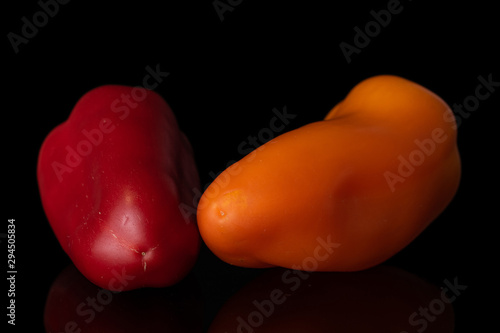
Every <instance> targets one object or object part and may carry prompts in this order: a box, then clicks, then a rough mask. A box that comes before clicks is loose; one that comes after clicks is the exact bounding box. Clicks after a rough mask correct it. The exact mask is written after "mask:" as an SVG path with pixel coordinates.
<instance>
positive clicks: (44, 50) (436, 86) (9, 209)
mask: <svg viewBox="0 0 500 333" xmlns="http://www.w3.org/2000/svg"><path fill="white" fill-rule="evenodd" d="M234 3H237V1H235V2H234ZM325 3H326V2H320V1H312V2H304V1H300V2H293V3H292V2H291V1H288V2H287V1H276V2H273V4H270V3H269V2H266V1H250V0H244V1H242V2H241V3H240V4H239V5H237V6H235V7H234V10H233V11H227V12H225V13H224V20H223V21H221V19H220V17H219V16H218V14H217V12H216V10H215V9H214V6H213V1H212V0H207V1H184V2H182V1H175V2H174V1H164V2H147V1H141V2H117V3H114V4H111V3H110V2H106V3H104V2H98V1H75V0H73V1H71V2H69V3H68V4H65V5H60V6H59V9H58V13H57V14H56V15H55V16H54V17H52V18H50V19H49V20H48V22H47V23H46V24H45V25H43V26H42V27H40V28H39V29H38V30H39V31H38V33H37V34H36V36H34V37H32V38H30V39H29V41H28V43H27V44H21V45H20V46H19V52H18V53H15V52H14V50H13V47H12V45H11V43H10V42H9V40H8V38H7V34H8V33H9V32H14V33H16V34H21V28H22V25H23V21H22V20H21V18H22V17H24V16H26V17H27V18H28V19H29V20H30V21H32V17H33V15H34V14H35V13H36V12H38V11H40V10H41V7H40V5H39V4H38V3H37V2H36V1H22V2H21V1H18V2H15V3H14V2H9V3H5V4H4V5H3V7H4V8H3V10H2V17H3V19H2V21H3V22H5V25H4V33H3V36H4V37H3V44H2V46H3V49H2V53H3V54H5V57H3V59H4V60H3V61H4V63H3V64H4V71H3V75H2V77H3V82H4V86H3V89H2V93H3V98H2V101H3V107H2V111H3V117H2V118H3V120H2V125H3V128H4V130H3V131H2V135H3V140H2V141H3V150H4V154H3V156H4V158H3V160H2V164H3V166H2V168H3V170H4V172H3V179H4V180H3V181H2V182H3V183H2V184H3V186H2V190H3V191H4V192H5V193H4V199H5V198H6V199H7V200H3V202H4V205H3V209H2V216H3V221H2V225H3V227H2V228H1V229H0V232H3V233H5V232H6V230H7V227H6V224H7V219H8V218H14V219H15V220H16V240H17V242H16V265H17V270H18V275H17V281H16V287H17V291H18V292H17V296H16V302H17V304H18V307H17V317H16V319H17V320H16V323H17V325H16V329H19V330H20V329H21V328H26V327H28V325H33V324H34V325H36V326H37V329H38V330H39V331H43V309H44V304H45V299H46V295H47V292H48V290H49V287H50V285H51V283H52V282H53V281H54V279H55V278H56V276H57V275H58V274H59V272H60V271H61V270H62V269H63V268H64V267H66V266H67V265H68V264H69V263H70V261H69V259H68V258H67V257H66V255H65V254H64V252H63V251H62V249H61V248H60V246H59V245H58V243H57V241H56V239H55V237H54V235H53V233H52V231H51V229H50V226H49V224H48V222H47V220H46V218H45V215H44V212H43V210H42V207H41V203H40V198H39V195H38V188H37V183H36V172H35V170H36V159H37V155H38V150H39V148H40V145H41V143H42V140H43V139H44V137H45V136H46V135H47V134H48V133H49V131H50V130H51V129H52V128H54V127H55V126H56V125H58V124H59V123H61V122H62V121H64V120H65V119H66V118H67V117H68V115H69V113H70V111H71V109H72V107H73V105H74V104H75V102H76V101H77V100H78V99H79V97H81V96H82V95H83V94H84V93H85V92H87V91H88V90H90V89H92V88H94V87H96V86H99V85H102V84H108V83H116V84H127V85H132V86H137V85H141V84H142V78H143V77H144V76H145V74H146V71H145V68H146V66H150V67H152V68H155V66H157V65H159V67H160V68H161V70H162V71H166V72H169V73H170V75H169V76H168V77H167V78H166V79H165V80H164V81H163V82H162V83H161V84H160V85H159V86H158V87H157V89H155V90H156V91H157V92H158V93H159V94H160V95H162V96H163V97H164V98H165V100H166V101H167V102H168V103H169V104H170V106H171V108H172V110H173V111H174V113H175V115H176V117H177V119H178V122H179V125H180V127H181V129H182V130H183V131H184V132H185V133H186V135H187V136H188V138H189V139H190V141H191V143H192V146H193V147H194V152H195V158H196V161H197V165H198V170H199V173H200V177H201V181H202V184H203V185H208V184H209V183H210V182H211V181H212V177H211V174H216V173H218V172H220V171H222V170H223V169H224V168H225V166H226V164H227V163H228V162H229V161H230V160H238V159H240V158H241V157H242V156H241V155H240V154H239V152H238V149H237V147H238V144H239V143H240V142H242V141H244V140H246V139H247V137H248V136H249V135H256V134H257V133H258V132H259V130H260V129H262V128H264V127H267V126H268V124H269V120H270V119H271V117H272V116H273V114H272V109H273V108H278V109H281V108H283V106H286V107H287V109H288V111H289V112H290V113H293V114H296V115H297V117H296V118H295V119H293V120H292V121H291V124H290V125H289V126H288V127H287V128H286V130H287V131H288V130H291V129H293V128H296V127H299V126H302V125H305V124H307V123H309V122H312V121H316V120H320V119H322V118H323V117H324V115H325V114H326V113H327V112H328V111H329V110H330V109H331V108H332V107H333V106H334V105H335V104H337V103H338V102H339V101H340V100H341V99H342V98H343V97H344V96H345V95H346V93H347V92H348V91H349V90H350V89H351V88H352V87H353V86H354V85H355V84H357V83H358V82H359V81H361V80H362V79H364V78H367V77H370V76H373V75H377V74H395V75H400V76H403V77H405V78H408V79H410V80H413V81H415V82H417V83H420V84H422V85H424V86H425V87H427V88H429V89H430V90H432V91H434V92H435V93H437V94H438V95H439V96H441V97H442V98H443V99H444V100H445V101H446V102H447V103H448V104H449V105H450V106H451V105H453V104H454V103H462V102H463V100H464V99H465V98H466V97H467V96H469V95H473V94H474V91H475V88H476V86H477V85H478V84H479V81H478V79H477V78H478V76H480V75H481V76H483V77H485V78H487V77H488V75H490V74H491V75H492V77H493V80H494V81H500V71H499V66H498V59H500V58H499V52H498V33H499V32H500V31H499V30H500V29H499V27H498V18H497V17H496V15H495V14H494V13H495V11H496V9H493V7H489V6H487V5H483V4H480V2H478V1H475V2H473V3H472V2H456V1H454V2H450V3H449V4H443V3H441V4H440V5H439V6H438V5H436V4H435V2H431V1H409V0H408V1H401V6H402V7H403V9H402V11H401V12H400V13H399V14H397V15H393V16H392V18H391V22H390V23H389V25H388V26H387V27H384V28H382V29H381V31H380V33H379V34H378V35H377V36H375V37H373V38H372V39H371V41H370V43H369V45H368V46H366V47H365V48H363V49H362V50H361V52H360V53H359V54H353V55H352V61H351V62H350V63H349V64H348V63H347V61H346V59H345V57H344V55H343V54H342V51H341V49H340V47H339V44H340V43H341V42H347V43H349V44H353V38H354V34H355V32H354V30H353V29H354V27H355V26H358V27H360V28H363V27H364V26H365V24H366V23H367V22H369V21H371V20H373V17H372V16H371V15H370V11H371V10H375V11H378V10H381V9H385V8H387V3H388V1H372V2H370V3H368V4H362V3H358V2H350V3H347V2H346V1H342V2H332V4H331V5H328V6H327V5H326V4H325ZM490 3H491V2H490ZM491 6H493V5H491ZM499 95H500V89H498V88H497V91H496V92H495V93H492V94H491V96H490V97H489V98H488V99H487V100H485V101H482V102H481V103H480V105H479V107H478V108H477V110H476V111H474V112H473V113H471V114H470V116H469V117H468V118H467V119H463V121H462V124H461V125H460V127H459V139H458V144H459V149H460V152H461V157H462V163H463V175H462V182H461V186H460V189H459V191H458V193H457V195H456V197H455V199H454V201H453V202H452V203H451V204H450V205H449V207H448V208H447V209H446V211H445V212H443V214H442V215H441V216H440V217H439V218H438V219H437V220H436V221H434V223H433V224H432V225H431V226H430V227H429V228H428V229H426V230H425V232H424V233H423V234H421V235H420V236H419V237H418V238H417V239H416V240H415V241H414V242H413V243H412V244H410V245H409V246H408V247H407V248H405V249H404V250H403V251H401V252H400V253H398V254H397V255H396V256H395V257H393V258H391V259H390V260H389V261H388V263H389V264H391V265H394V266H398V267H401V268H403V269H404V270H407V271H409V272H412V273H414V274H416V275H417V276H420V277H422V278H424V279H427V280H428V281H431V282H432V283H434V284H435V285H437V286H442V282H443V281H444V280H445V279H453V278H455V277H456V278H458V280H459V281H460V283H463V284H465V285H467V286H468V288H467V290H466V291H465V292H464V293H463V295H461V296H460V297H459V298H458V299H457V301H456V302H455V303H454V304H453V306H454V309H455V314H456V332H468V331H471V329H474V331H476V330H477V331H480V329H481V328H485V327H487V326H486V325H487V323H488V322H494V321H495V318H494V316H493V313H494V312H497V311H496V310H497V308H498V306H497V304H498V300H497V298H498V294H497V293H496V292H495V290H496V288H497V284H498V281H497V277H498V274H497V273H495V272H494V271H493V267H494V266H495V265H496V264H497V263H498V256H497V254H498V251H497V247H496V243H497V242H496V237H495V234H496V233H497V232H498V231H497V229H496V228H495V226H496V224H498V215H497V210H496V205H495V204H496V200H495V199H497V197H498V194H497V188H496V186H498V182H497V165H498V163H497V162H495V160H494V159H493V157H494V155H496V153H497V152H498V148H497V144H498V136H497V132H498V130H497V126H498V125H497V124H498V122H497V121H496V120H497V119H498V116H497V113H498V111H499V109H498V106H499ZM1 248H2V251H1V252H3V253H4V254H3V257H4V259H5V260H4V262H3V263H2V264H0V267H3V268H2V269H3V270H4V271H6V270H7V268H6V262H7V251H6V248H5V242H2V247H1ZM0 258H2V255H0ZM2 260H3V259H2ZM259 273H260V271H259V270H252V269H242V268H237V267H232V266H229V265H227V264H225V263H223V262H221V261H220V260H218V259H217V258H216V257H214V256H213V255H212V254H211V253H210V252H209V251H208V250H207V249H205V248H204V249H203V250H202V253H201V254H200V259H199V261H198V263H197V265H196V267H195V270H194V275H195V276H196V278H197V279H198V281H199V283H200V285H201V287H202V290H203V295H204V300H205V317H204V320H205V324H204V325H205V327H207V326H208V325H209V323H210V321H211V320H212V319H213V317H214V315H215V314H216V313H217V310H218V309H219V307H220V306H221V305H222V304H223V303H224V302H225V300H226V299H228V297H230V296H231V295H232V294H233V293H234V292H236V291H237V290H238V289H239V288H241V287H242V286H243V285H244V284H245V283H246V282H248V281H250V280H251V279H252V278H253V277H254V276H256V275H257V274H259ZM3 286H4V288H5V291H2V290H0V295H2V298H1V299H2V306H1V308H3V309H5V306H6V304H7V303H6V302H7V297H6V290H7V284H5V283H4V284H3ZM4 311H6V310H4ZM0 317H1V318H3V319H2V321H5V322H6V320H7V319H6V317H5V316H4V315H2V316H0ZM10 329H12V327H10ZM16 331H17V330H16Z"/></svg>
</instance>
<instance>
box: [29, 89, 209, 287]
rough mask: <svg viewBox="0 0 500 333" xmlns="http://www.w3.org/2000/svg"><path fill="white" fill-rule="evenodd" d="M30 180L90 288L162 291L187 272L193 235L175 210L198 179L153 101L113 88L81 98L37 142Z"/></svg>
mask: <svg viewBox="0 0 500 333" xmlns="http://www.w3.org/2000/svg"><path fill="white" fill-rule="evenodd" d="M37 178H38V184H39V191H40V196H41V200H42V204H43V208H44V210H45V213H46V215H47V218H48V220H49V222H50V225H51V227H52V229H53V231H54V233H55V235H56V237H57V239H58V241H59V243H60V244H61V246H62V248H63V249H64V251H65V252H66V253H67V254H68V256H69V257H70V258H71V260H72V261H73V263H74V264H75V265H76V267H77V268H78V269H79V270H80V271H81V272H82V273H83V274H84V275H85V276H86V277H87V278H88V279H89V280H90V281H91V282H93V283H94V284H96V285H98V286H100V287H102V288H106V289H109V290H116V291H122V290H130V289H136V288H140V287H163V286H169V285H172V284H175V283H177V282H178V281H180V280H181V279H182V278H183V277H184V276H186V275H187V273H188V272H189V271H190V270H191V268H192V267H193V265H194V263H195V261H196V259H197V256H198V252H199V247H200V237H199V232H198V228H197V225H196V221H195V219H194V218H188V217H186V218H185V217H183V215H182V214H181V212H180V210H179V208H178V207H179V205H180V203H183V202H185V203H190V202H192V194H191V193H192V189H193V188H198V187H199V178H198V172H197V169H196V166H195V162H194V157H193V154H192V150H191V146H190V144H189V142H188V140H187V138H186V137H185V135H184V134H183V133H182V132H181V131H180V129H179V127H178V124H177V121H176V118H175V116H174V114H173V112H172V111H171V109H170V107H169V106H168V105H167V103H166V102H165V101H164V100H163V98H162V97H161V96H159V95H158V94H157V93H155V92H153V91H148V90H146V89H142V88H138V87H135V88H133V87H128V86H119V85H106V86H101V87H98V88H95V89H93V90H91V91H90V92H88V93H86V94H85V95H84V96H83V97H82V98H81V99H80V100H79V101H78V103H77V104H76V105H75V107H74V109H73V111H72V112H71V114H70V116H69V118H68V119H67V121H65V122H64V123H62V124H60V125H59V126H57V127H56V128H55V129H54V130H52V131H51V132H50V134H49V135H48V136H47V138H46V139H45V141H44V142H43V144H42V147H41V149H40V153H39V158H38V167H37ZM119 281H125V282H126V283H119Z"/></svg>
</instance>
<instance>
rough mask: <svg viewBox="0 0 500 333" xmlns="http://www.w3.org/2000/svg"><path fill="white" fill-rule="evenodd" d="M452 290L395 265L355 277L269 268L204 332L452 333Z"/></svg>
mask: <svg viewBox="0 0 500 333" xmlns="http://www.w3.org/2000/svg"><path fill="white" fill-rule="evenodd" d="M456 298H457V295H456V294H454V293H453V292H452V291H451V290H449V289H447V288H444V289H442V290H440V289H439V288H438V287H436V286H434V285H431V284H429V283H427V282H426V281H424V280H422V279H420V278H418V277H417V276H415V275H413V274H410V273H408V272H405V271H403V270H401V269H398V268H396V267H389V266H384V265H380V266H378V267H375V268H373V269H368V270H365V271H363V272H354V273H352V272H351V273H318V272H316V273H306V272H300V271H293V270H285V269H282V268H273V269H270V270H267V271H266V272H265V273H263V274H262V275H260V276H259V277H257V278H256V279H255V280H253V281H251V282H250V283H249V284H247V285H245V286H244V287H243V288H242V289H241V290H239V291H238V292H237V293H236V294H235V295H234V296H232V297H231V298H230V299H229V300H228V301H227V302H226V304H224V305H223V306H222V307H221V309H220V311H219V312H218V314H217V316H216V317H215V319H214V321H213V322H212V323H211V325H210V329H209V330H208V332H209V333H219V332H245V333H250V332H252V333H267V332H273V333H281V332H286V333H288V332H335V333H346V332H349V333H366V332H394V333H404V332H407V333H410V332H412V333H413V332H425V333H451V332H453V328H454V317H455V316H454V312H453V305H452V302H453V301H454V300H455V299H456Z"/></svg>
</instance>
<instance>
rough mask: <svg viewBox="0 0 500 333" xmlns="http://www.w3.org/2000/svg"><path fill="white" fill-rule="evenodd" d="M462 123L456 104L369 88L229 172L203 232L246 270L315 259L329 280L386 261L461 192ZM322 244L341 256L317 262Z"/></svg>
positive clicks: (204, 206) (204, 204) (404, 90)
mask: <svg viewBox="0 0 500 333" xmlns="http://www.w3.org/2000/svg"><path fill="white" fill-rule="evenodd" d="M453 125H454V121H453V114H452V112H451V110H450V108H449V107H448V106H447V104H446V103H445V102H444V101H442V100H441V99H440V98H439V97H438V96H436V95H435V94H433V93H432V92H430V91H429V90H427V89H425V88H424V87H422V86H420V85H418V84H415V83H413V82H410V81H408V80H406V79H403V78H399V77H395V76H377V77H373V78H370V79H367V80H365V81H363V82H361V83H360V84H358V85H357V86H356V87H355V88H354V89H353V90H352V91H351V92H350V93H349V95H348V96H347V97H346V99H345V100H344V101H342V102H341V103H339V104H338V105H337V106H336V107H335V108H333V110H332V111H331V112H330V113H329V114H328V115H327V116H326V118H325V120H324V121H319V122H315V123H312V124H309V125H306V126H303V127H301V128H298V129H296V130H292V131H290V132H288V133H285V134H283V135H280V136H278V137H276V138H275V139H273V140H271V141H269V142H267V143H266V144H264V145H263V146H261V147H260V148H259V149H258V150H257V151H255V152H252V153H250V154H249V155H247V156H246V157H244V158H243V159H242V160H240V161H239V162H237V163H235V164H233V165H232V166H230V167H229V168H228V169H226V170H225V171H224V172H223V173H222V174H221V175H219V177H221V178H220V179H221V181H218V179H216V180H215V181H214V182H213V183H212V184H211V185H210V186H209V187H208V188H207V190H206V192H205V193H204V195H203V196H202V198H201V199H200V202H199V206H198V222H199V227H200V232H201V235H202V237H203V239H204V241H205V242H206V244H207V246H208V247H209V248H210V249H211V250H212V251H213V252H214V253H215V254H216V255H217V256H218V257H220V258H221V259H222V260H224V261H226V262H228V263H231V264H234V265H238V266H244V267H267V266H282V267H288V268H300V267H302V266H301V265H303V263H305V262H306V261H307V259H308V258H316V262H315V263H314V266H313V265H309V266H311V267H314V268H316V269H318V270H323V271H353V270H360V269H365V268H368V267H371V266H374V265H376V264H379V263H381V262H383V261H385V260H386V259H388V258H389V257H391V256H392V255H394V254H395V253H397V252H398V251H400V250H401V249H402V248H404V247H405V246H406V245H408V244H409V243H410V242H411V241H412V240H413V239H414V238H416V237H417V236H418V235H419V234H420V232H422V231H423V230H424V229H425V228H426V227H427V226H428V225H429V223H430V222H431V221H432V220H433V219H435V218H436V217H437V216H438V214H440V212H441V211H443V210H444V208H445V207H446V206H447V204H448V203H449V202H450V200H451V199H452V197H453V195H454V194H455V192H456V190H457V187H458V184H459V179H460V158H459V154H458V150H457V146H456V130H455V129H453ZM222 180H223V181H222ZM221 183H225V184H224V186H223V187H220V186H219V184H221ZM318 239H322V240H323V242H325V241H326V242H328V243H331V244H336V245H337V247H336V248H335V251H334V253H331V254H330V255H329V256H325V255H326V254H328V253H329V252H324V253H323V254H322V255H321V256H320V257H318V253H317V252H318Z"/></svg>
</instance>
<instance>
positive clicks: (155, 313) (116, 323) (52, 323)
mask: <svg viewBox="0 0 500 333" xmlns="http://www.w3.org/2000/svg"><path fill="white" fill-rule="evenodd" d="M202 311H203V304H202V300H201V293H200V290H199V286H198V285H197V283H196V281H195V279H193V278H191V277H187V278H186V279H185V280H183V281H182V282H181V283H179V284H177V285H176V286H174V287H170V288H162V289H149V288H146V289H141V290H134V291H131V292H126V293H113V292H111V291H108V290H105V289H101V288H98V287H96V286H95V285H93V284H92V283H90V282H89V281H88V280H87V279H85V277H83V276H82V275H81V274H80V273H79V272H78V270H77V269H76V268H75V266H73V265H70V266H68V267H67V268H66V269H64V270H63V271H62V272H61V274H59V276H58V277H57V278H56V280H55V281H54V283H53V284H52V287H51V288H50V291H49V294H48V296H47V300H46V302H45V313H44V324H45V330H46V331H47V332H85V333H90V332H106V333H113V332H134V333H135V332H186V333H191V332H201V331H202V316H203V313H202Z"/></svg>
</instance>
